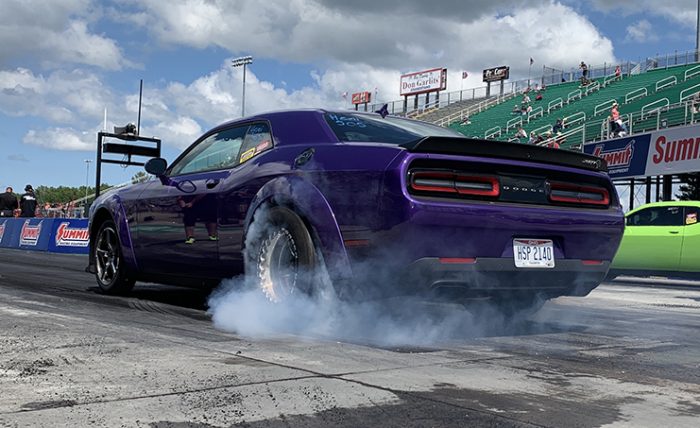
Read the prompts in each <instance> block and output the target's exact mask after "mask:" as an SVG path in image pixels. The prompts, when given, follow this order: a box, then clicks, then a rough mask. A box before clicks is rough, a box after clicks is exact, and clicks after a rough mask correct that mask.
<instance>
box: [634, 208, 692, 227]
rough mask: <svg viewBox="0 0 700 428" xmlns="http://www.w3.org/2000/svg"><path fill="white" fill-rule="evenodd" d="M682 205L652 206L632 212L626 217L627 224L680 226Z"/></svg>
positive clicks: (681, 223)
mask: <svg viewBox="0 0 700 428" xmlns="http://www.w3.org/2000/svg"><path fill="white" fill-rule="evenodd" d="M683 224H684V222H683V208H682V207H653V208H646V209H643V210H641V211H639V212H637V213H634V214H633V215H631V216H630V217H628V218H627V225H628V226H681V225H683Z"/></svg>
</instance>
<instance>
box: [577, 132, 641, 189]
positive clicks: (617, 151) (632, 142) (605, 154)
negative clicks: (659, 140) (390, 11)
mask: <svg viewBox="0 0 700 428" xmlns="http://www.w3.org/2000/svg"><path fill="white" fill-rule="evenodd" d="M649 139H650V135H649V134H641V135H635V136H633V137H626V138H618V139H616V140H608V141H601V142H599V143H593V144H586V145H585V146H583V151H584V153H587V154H589V155H594V156H598V157H600V158H603V159H605V161H606V162H607V163H608V174H609V175H610V177H612V178H622V177H643V176H644V175H646V172H645V171H646V167H647V153H648V152H649Z"/></svg>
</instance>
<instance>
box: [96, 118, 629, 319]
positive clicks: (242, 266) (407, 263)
mask: <svg viewBox="0 0 700 428" xmlns="http://www.w3.org/2000/svg"><path fill="white" fill-rule="evenodd" d="M606 168H607V167H606V164H605V162H604V161H603V160H602V159H599V158H596V157H592V156H589V155H584V154H579V153H574V152H570V151H564V150H554V149H547V148H543V147H536V146H531V145H524V144H511V143H503V142H496V141H482V140H475V139H470V138H466V137H464V136H463V135H461V134H458V133H456V132H453V131H451V130H449V129H445V128H440V127H437V126H433V125H430V124H427V123H424V122H419V121H414V120H407V119H403V118H398V117H392V116H387V117H382V115H379V114H367V113H357V112H334V111H325V110H296V111H281V112H273V113H266V114H260V115H256V116H252V117H246V118H243V119H240V120H235V121H231V122H227V123H224V124H222V125H220V126H217V127H216V128H214V129H212V130H210V131H209V132H207V133H206V134H204V135H203V136H202V137H201V138H199V139H198V140H197V141H196V142H195V143H194V144H192V145H191V146H190V147H189V148H188V149H187V150H185V152H184V153H183V154H182V155H180V157H179V158H177V159H176V160H175V161H174V162H173V163H172V165H169V166H168V165H167V163H166V161H165V160H164V159H160V158H159V159H152V160H150V161H149V162H148V163H147V165H146V170H147V171H148V172H149V173H151V174H153V175H155V176H156V179H152V180H150V181H147V182H144V183H139V184H135V185H132V186H129V187H126V188H122V189H118V190H115V191H111V192H108V193H106V194H104V195H102V196H100V197H99V198H98V199H97V200H96V201H95V202H94V204H93V205H92V207H91V208H90V237H91V239H90V265H89V267H88V270H89V271H91V272H94V273H95V274H96V277H97V283H98V285H99V287H100V288H101V289H102V291H104V292H106V293H123V292H126V291H128V290H130V289H131V287H133V285H134V282H135V281H137V280H142V281H151V282H159V283H169V284H178V285H212V284H213V285H215V284H218V283H219V282H220V281H221V279H222V278H230V277H233V276H236V275H240V274H242V273H246V277H247V278H248V279H249V280H250V282H252V286H254V287H258V288H259V289H260V291H261V292H264V293H265V294H266V295H267V296H268V297H269V298H270V299H271V300H275V301H284V299H285V297H288V296H289V295H290V293H295V292H296V293H306V294H312V295H313V294H314V293H315V292H317V287H318V284H317V280H316V278H317V275H314V274H313V273H314V272H317V271H318V270H319V269H321V268H324V269H325V271H327V273H328V275H327V279H328V278H329V279H330V283H331V284H332V285H333V288H334V290H335V292H336V293H337V295H338V296H340V297H341V298H345V297H347V298H378V297H383V296H395V295H405V294H421V295H425V296H429V297H431V298H432V297H435V298H448V299H452V300H460V299H471V298H489V299H493V300H495V301H497V302H509V303H510V304H515V305H518V306H520V305H522V306H528V305H532V304H533V302H534V301H535V300H538V301H544V300H546V299H549V298H553V297H557V296H563V295H570V296H584V295H586V294H588V293H589V292H590V291H591V290H592V289H594V288H595V287H596V286H597V285H598V284H599V283H600V282H601V281H602V280H603V278H604V277H605V275H606V273H607V271H608V268H609V265H610V261H611V260H612V259H613V256H614V255H615V252H616V250H617V248H618V245H619V242H620V239H621V237H622V233H623V228H624V221H623V213H622V209H621V207H620V204H619V201H618V198H617V194H616V192H615V188H614V186H613V185H612V183H611V181H610V179H609V177H608V176H607V174H606Z"/></svg>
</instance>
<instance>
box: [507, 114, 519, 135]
mask: <svg viewBox="0 0 700 428" xmlns="http://www.w3.org/2000/svg"><path fill="white" fill-rule="evenodd" d="M518 125H520V126H522V125H523V117H522V116H520V117H516V118H513V119H511V120H509V121H508V122H506V132H508V131H510V128H515V127H516V126H518Z"/></svg>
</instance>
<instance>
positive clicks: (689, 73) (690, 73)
mask: <svg viewBox="0 0 700 428" xmlns="http://www.w3.org/2000/svg"><path fill="white" fill-rule="evenodd" d="M699 74H700V65H698V66H695V67H693V68H689V69H687V70H685V73H683V80H684V81H685V80H688V79H690V78H691V77H695V76H697V75H699Z"/></svg>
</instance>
